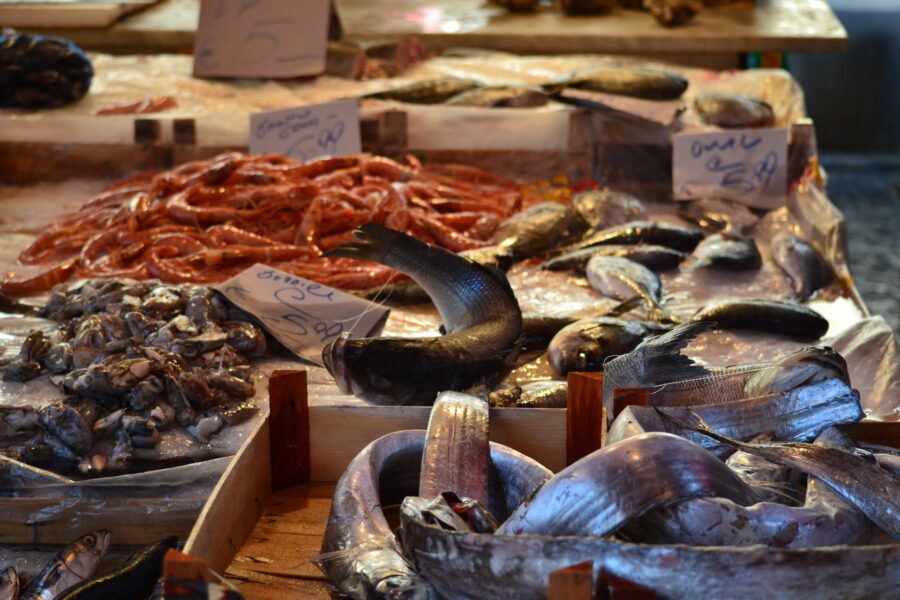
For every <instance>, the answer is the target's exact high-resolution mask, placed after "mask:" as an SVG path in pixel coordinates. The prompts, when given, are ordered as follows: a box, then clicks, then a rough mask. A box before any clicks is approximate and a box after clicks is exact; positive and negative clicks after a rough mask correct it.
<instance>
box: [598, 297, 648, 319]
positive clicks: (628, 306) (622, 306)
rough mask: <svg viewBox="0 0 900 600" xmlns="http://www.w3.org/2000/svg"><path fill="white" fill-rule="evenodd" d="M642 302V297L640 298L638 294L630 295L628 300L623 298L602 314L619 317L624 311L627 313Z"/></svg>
mask: <svg viewBox="0 0 900 600" xmlns="http://www.w3.org/2000/svg"><path fill="white" fill-rule="evenodd" d="M643 304H644V299H643V298H641V297H640V296H632V297H631V298H629V299H628V300H624V301H623V302H620V303H619V304H617V305H615V306H613V307H612V308H611V309H610V310H609V312H607V313H606V315H604V316H608V317H621V316H622V315H624V314H625V313H629V312H631V311H633V310H634V309H636V308H638V307H639V306H642V305H643Z"/></svg>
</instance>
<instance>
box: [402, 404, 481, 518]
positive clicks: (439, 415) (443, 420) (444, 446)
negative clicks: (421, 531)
mask: <svg viewBox="0 0 900 600" xmlns="http://www.w3.org/2000/svg"><path fill="white" fill-rule="evenodd" d="M488 434H489V430H488V403H487V401H485V400H482V399H481V398H478V397H476V396H470V395H468V394H461V393H459V392H441V393H440V394H438V397H437V400H435V401H434V407H433V408H432V409H431V415H430V416H429V418H428V429H427V430H426V434H425V451H424V452H423V453H422V474H421V476H420V478H419V496H423V497H425V498H434V497H435V496H437V495H439V494H441V493H443V492H453V493H454V494H456V495H457V496H462V497H465V498H472V499H474V500H477V501H479V502H481V503H483V504H487V502H488V470H489V466H490V446H489V442H488Z"/></svg>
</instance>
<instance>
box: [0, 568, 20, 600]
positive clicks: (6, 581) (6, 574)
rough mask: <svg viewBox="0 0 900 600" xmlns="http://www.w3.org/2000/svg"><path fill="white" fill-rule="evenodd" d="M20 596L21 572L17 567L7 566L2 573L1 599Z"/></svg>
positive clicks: (13, 599)
mask: <svg viewBox="0 0 900 600" xmlns="http://www.w3.org/2000/svg"><path fill="white" fill-rule="evenodd" d="M18 597H19V573H18V571H16V568H15V567H7V568H6V570H4V571H3V573H2V574H0V600H16V599H17V598H18Z"/></svg>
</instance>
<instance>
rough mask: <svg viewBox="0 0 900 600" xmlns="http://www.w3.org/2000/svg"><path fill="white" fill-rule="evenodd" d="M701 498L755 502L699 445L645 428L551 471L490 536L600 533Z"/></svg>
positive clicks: (742, 484) (749, 489)
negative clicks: (547, 479)
mask: <svg viewBox="0 0 900 600" xmlns="http://www.w3.org/2000/svg"><path fill="white" fill-rule="evenodd" d="M700 496H716V497H725V498H730V499H732V500H734V501H736V502H738V503H740V504H752V503H753V502H756V500H757V498H756V494H755V492H753V490H752V489H751V488H750V487H749V486H747V484H745V483H744V482H743V481H742V480H741V479H740V478H739V477H738V476H737V475H735V474H734V472H733V471H731V469H729V468H728V467H727V466H726V465H725V463H723V462H722V461H720V460H719V459H718V458H716V457H715V456H713V455H712V454H710V453H709V452H708V451H706V450H704V449H703V448H701V447H700V446H697V445H696V444H694V443H693V442H689V441H687V440H685V439H683V438H680V437H678V436H676V435H672V434H668V433H645V434H643V435H638V436H634V437H630V438H628V439H626V440H622V441H620V442H618V443H615V444H611V445H609V446H605V447H603V448H601V449H600V450H596V451H594V452H592V453H591V454H588V455H587V456H585V457H584V458H581V459H580V460H578V461H576V462H574V463H572V464H571V465H569V466H568V467H566V468H565V469H563V470H562V471H560V472H559V473H557V474H556V475H554V476H553V477H552V478H551V479H550V481H548V482H547V483H545V484H544V485H543V486H541V488H540V489H538V491H537V492H536V493H535V494H534V495H533V496H532V497H531V498H530V499H528V500H527V501H526V502H525V503H523V504H522V505H521V506H519V508H518V509H516V511H515V512H514V513H513V514H512V515H511V516H510V517H509V518H508V519H507V520H506V521H504V522H503V524H502V525H501V526H500V528H499V529H498V530H497V532H496V533H497V535H503V534H513V535H522V534H526V535H543V536H566V535H573V536H574V535H577V536H587V537H598V538H599V537H604V536H607V535H609V534H611V533H613V532H615V531H616V530H618V529H619V528H620V527H621V526H623V525H625V524H626V523H628V522H629V521H630V520H632V519H634V518H636V517H638V516H640V515H642V514H644V513H645V512H647V511H648V510H651V509H653V508H656V507H659V506H663V505H665V504H669V503H672V502H677V501H679V500H684V499H687V498H696V497H700Z"/></svg>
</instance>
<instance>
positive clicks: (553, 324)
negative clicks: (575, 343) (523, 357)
mask: <svg viewBox="0 0 900 600" xmlns="http://www.w3.org/2000/svg"><path fill="white" fill-rule="evenodd" d="M641 304H642V302H641V298H640V297H639V296H636V297H632V298H629V299H628V300H625V301H624V302H620V303H619V304H617V305H615V306H611V307H610V306H606V305H605V304H597V305H595V306H592V307H591V308H590V309H588V310H585V311H579V312H580V314H579V316H577V317H571V316H567V315H562V316H552V315H542V314H537V313H523V314H522V332H523V333H522V335H523V337H524V340H523V342H522V350H523V351H524V350H537V349H541V348H546V347H547V345H548V344H549V343H550V341H551V340H552V339H553V338H554V336H556V334H558V333H559V332H560V331H561V330H562V329H563V328H564V327H567V326H569V325H571V324H572V323H575V322H576V321H581V320H583V319H591V318H595V317H618V316H621V315H624V314H625V313H627V312H629V311H632V310H634V309H636V308H638V307H639V306H641Z"/></svg>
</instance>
